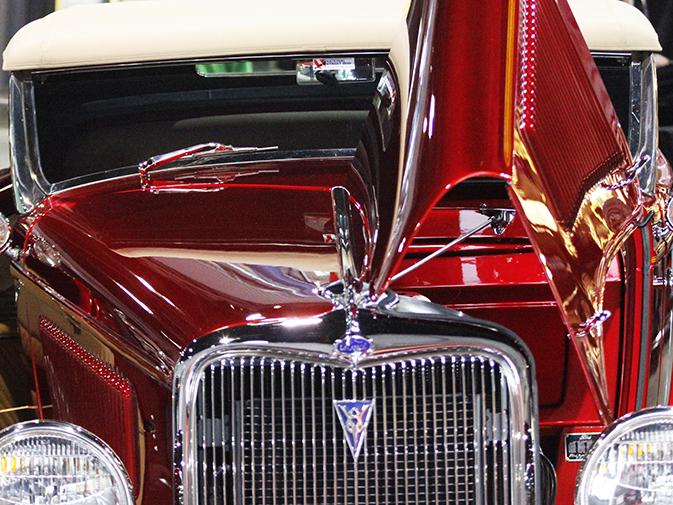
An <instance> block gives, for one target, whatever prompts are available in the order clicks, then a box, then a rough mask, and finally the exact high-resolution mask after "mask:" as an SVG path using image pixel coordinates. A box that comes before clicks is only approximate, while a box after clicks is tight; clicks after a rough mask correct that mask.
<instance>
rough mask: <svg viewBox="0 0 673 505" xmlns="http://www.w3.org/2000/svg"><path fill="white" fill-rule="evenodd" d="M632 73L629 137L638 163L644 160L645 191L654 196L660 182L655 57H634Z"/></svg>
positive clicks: (642, 178)
mask: <svg viewBox="0 0 673 505" xmlns="http://www.w3.org/2000/svg"><path fill="white" fill-rule="evenodd" d="M630 76H631V114H630V121H629V127H628V128H629V132H628V140H629V147H630V149H631V152H632V154H633V158H634V166H637V165H638V164H639V163H640V164H642V170H640V172H639V174H638V181H639V183H640V189H641V191H642V192H643V193H644V194H645V195H647V196H654V195H655V190H656V183H657V149H658V147H659V117H658V109H657V71H656V67H655V65H654V57H653V56H652V55H649V56H647V57H645V58H644V59H643V60H642V61H633V62H632V63H631V69H630Z"/></svg>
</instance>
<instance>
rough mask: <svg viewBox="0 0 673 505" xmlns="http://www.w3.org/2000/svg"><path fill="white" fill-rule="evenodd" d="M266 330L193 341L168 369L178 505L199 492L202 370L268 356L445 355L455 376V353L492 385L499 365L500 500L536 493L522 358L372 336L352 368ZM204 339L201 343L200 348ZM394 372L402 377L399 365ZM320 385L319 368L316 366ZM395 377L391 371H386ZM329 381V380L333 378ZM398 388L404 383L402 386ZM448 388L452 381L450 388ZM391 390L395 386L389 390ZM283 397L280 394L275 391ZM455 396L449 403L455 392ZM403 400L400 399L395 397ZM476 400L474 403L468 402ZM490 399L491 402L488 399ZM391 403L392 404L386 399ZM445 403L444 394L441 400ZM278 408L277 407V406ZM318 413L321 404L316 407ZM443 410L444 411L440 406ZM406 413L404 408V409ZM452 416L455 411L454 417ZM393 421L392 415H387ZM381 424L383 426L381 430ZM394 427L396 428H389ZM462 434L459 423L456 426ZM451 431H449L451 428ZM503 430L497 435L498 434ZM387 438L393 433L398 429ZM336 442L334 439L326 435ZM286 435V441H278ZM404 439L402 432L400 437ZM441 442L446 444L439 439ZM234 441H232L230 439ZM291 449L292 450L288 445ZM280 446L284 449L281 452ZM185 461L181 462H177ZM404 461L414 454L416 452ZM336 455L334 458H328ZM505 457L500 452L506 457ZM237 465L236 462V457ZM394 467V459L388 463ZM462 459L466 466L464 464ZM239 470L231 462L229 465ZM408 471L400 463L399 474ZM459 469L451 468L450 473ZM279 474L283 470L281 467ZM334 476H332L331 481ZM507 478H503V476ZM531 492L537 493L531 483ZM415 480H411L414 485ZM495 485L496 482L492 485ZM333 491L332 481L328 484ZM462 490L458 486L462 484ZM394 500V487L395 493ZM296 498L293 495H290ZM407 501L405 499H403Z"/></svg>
mask: <svg viewBox="0 0 673 505" xmlns="http://www.w3.org/2000/svg"><path fill="white" fill-rule="evenodd" d="M265 326H271V325H260V326H257V327H255V330H256V333H258V336H257V338H250V340H249V341H248V340H247V339H236V338H235V336H234V334H235V331H236V329H235V328H234V329H232V330H230V331H221V332H218V333H216V334H214V335H212V336H210V337H207V338H206V340H202V341H200V342H197V343H196V344H197V346H198V348H199V349H198V350H195V349H191V350H188V353H187V355H186V357H185V359H183V360H182V361H181V362H180V363H179V364H178V366H177V367H176V370H175V376H174V392H175V393H174V415H175V441H176V444H175V448H176V456H175V461H176V465H177V466H176V475H178V477H179V478H180V479H181V482H180V483H179V484H180V485H179V486H178V490H179V491H181V492H182V494H181V503H183V504H184V505H197V503H198V500H197V498H196V497H198V493H199V489H198V484H197V482H198V478H197V471H198V469H196V468H195V465H196V461H197V457H196V451H197V447H196V446H194V445H192V444H191V443H190V440H194V437H195V433H196V432H195V430H196V426H197V416H198V410H197V409H198V405H197V404H196V403H197V397H198V388H199V387H200V380H201V377H202V374H203V373H204V371H205V370H207V368H208V367H209V366H211V365H212V364H215V363H218V362H219V363H222V362H224V361H228V360H232V361H233V360H235V359H237V358H245V357H247V358H251V357H254V358H255V359H256V360H257V359H274V360H280V362H281V363H282V365H281V366H286V365H287V360H295V359H296V360H298V361H301V362H304V363H307V364H309V365H314V366H316V367H322V366H323V365H327V366H333V367H335V368H342V369H351V370H359V369H376V368H377V367H381V370H382V373H383V371H384V369H385V367H386V366H389V365H390V364H392V363H395V362H399V361H401V360H404V359H406V360H414V361H416V360H429V359H431V358H432V359H437V358H438V357H440V356H441V360H442V362H445V360H446V359H447V356H452V357H451V367H452V370H454V371H456V370H457V369H456V364H458V365H459V366H461V363H456V360H455V355H460V356H462V359H461V362H462V366H463V367H464V366H465V360H466V359H470V360H472V359H474V360H479V361H481V360H483V361H481V362H486V361H488V362H489V363H491V374H492V376H491V381H492V382H493V383H495V382H496V378H495V376H494V375H493V367H494V365H496V364H497V365H498V366H499V367H500V369H501V371H502V374H503V384H505V385H506V387H507V389H508V390H507V391H506V392H504V393H503V394H504V395H506V397H503V400H507V401H509V402H510V406H511V409H510V411H509V416H511V419H510V422H508V423H506V424H502V425H501V426H499V427H497V426H496V423H495V422H494V423H493V430H494V436H495V437H497V438H496V441H497V440H502V436H501V435H500V434H499V433H503V432H508V438H509V439H510V441H511V447H509V448H508V449H505V448H504V447H503V450H509V451H511V453H510V457H511V463H512V464H513V467H512V468H511V470H512V473H511V480H510V479H509V478H508V479H507V480H509V482H510V484H509V495H510V496H509V497H508V498H509V500H506V501H505V504H506V503H512V504H522V503H531V501H529V498H530V499H532V502H533V503H535V502H536V500H537V497H538V496H539V494H538V493H537V489H531V488H530V486H531V480H530V475H529V474H528V469H529V468H530V469H536V468H537V467H538V466H537V465H538V462H537V458H538V454H537V450H533V448H536V447H537V434H536V428H535V427H536V422H537V415H536V398H535V397H536V393H535V385H534V383H532V375H531V372H532V370H531V366H530V364H529V362H528V361H527V358H526V357H525V356H524V354H521V353H520V352H519V351H517V350H516V349H515V348H514V347H512V346H511V345H510V344H507V343H504V342H500V341H498V340H490V339H487V338H479V337H464V338H463V337H446V336H442V335H424V334H420V335H413V334H411V335H410V334H406V333H405V334H404V336H403V337H402V336H401V335H390V334H383V333H382V334H376V335H371V338H372V341H373V342H374V345H375V347H376V348H377V349H378V351H377V352H375V353H374V354H372V355H370V356H367V357H366V358H364V359H363V360H362V361H361V362H360V363H359V364H358V365H357V366H355V367H354V366H353V365H352V363H351V362H350V360H348V359H345V358H343V357H340V356H338V355H335V354H334V353H333V347H332V344H331V343H310V344H307V343H303V344H292V343H289V342H269V341H268V340H265V339H264V335H265ZM400 338H403V339H404V341H405V342H408V343H411V344H412V345H413V347H403V346H402V345H401V342H400ZM207 342H208V343H207ZM400 372H402V373H406V366H404V367H403V368H402V369H401V370H400ZM322 373H323V381H324V368H322ZM393 374H394V368H393ZM332 379H333V376H332ZM403 384H405V383H404V382H403ZM454 386H455V384H454ZM393 391H394V389H393ZM281 394H282V393H281ZM454 398H456V396H455V394H454ZM402 401H406V397H404V398H402ZM474 401H475V403H476V402H477V399H475V400H474ZM494 401H495V400H494ZM393 402H394V403H395V402H396V401H395V399H394V397H393ZM444 402H445V403H446V395H445V396H444ZM283 404H284V402H283ZM323 409H324V405H323ZM444 409H445V411H446V406H445V407H444ZM404 413H405V415H406V410H405V411H404ZM455 414H456V412H455V411H454V415H455ZM393 416H395V410H393ZM384 426H385V425H384ZM395 426H397V424H395ZM463 426H464V428H463V430H465V429H466V428H465V425H463ZM454 429H455V426H454ZM503 430H504V431H503ZM394 431H395V433H393V435H394V436H395V437H396V436H397V433H396V432H397V430H394ZM333 436H335V437H336V434H333ZM284 438H286V437H284ZM405 438H406V435H405ZM444 440H445V441H446V439H444ZM232 442H233V440H232ZM290 449H291V450H292V451H294V445H292V446H291V447H290ZM285 450H286V447H283V451H285ZM444 450H445V456H448V455H449V452H450V451H449V448H448V447H446V446H445V448H444ZM183 456H184V458H183ZM405 456H410V457H417V454H416V453H415V452H414V454H409V455H405ZM334 457H336V455H334ZM505 457H507V453H505ZM238 459H239V463H240V458H238ZM347 460H348V458H347V457H346V456H344V458H343V464H344V465H346V464H347ZM395 462H397V459H395ZM466 462H467V461H466ZM235 466H238V465H235ZM407 468H408V466H406V465H405V470H406V469H407ZM455 470H456V471H457V470H458V469H457V468H456V469H455ZM284 471H285V472H286V470H284ZM334 477H336V475H335V476H334ZM508 477H509V476H508ZM455 478H456V482H457V483H459V484H461V483H462V484H463V485H464V484H467V483H466V482H463V481H464V480H465V479H464V477H462V476H459V475H458V474H456V476H455ZM533 480H534V481H535V488H537V479H533ZM284 481H285V482H284V487H285V496H286V499H287V498H289V497H288V496H287V486H288V482H287V476H286V477H285V478H284ZM417 482H418V481H417ZM494 484H495V483H494ZM334 485H335V486H336V485H337V483H336V478H335V479H334ZM463 489H465V488H464V486H463ZM395 493H396V499H395V501H396V502H397V503H399V497H398V496H397V487H396V488H395ZM295 496H296V495H295ZM407 501H408V500H407Z"/></svg>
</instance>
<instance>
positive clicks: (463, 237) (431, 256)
mask: <svg viewBox="0 0 673 505" xmlns="http://www.w3.org/2000/svg"><path fill="white" fill-rule="evenodd" d="M497 219H498V217H497V216H491V217H489V218H488V219H487V220H486V221H483V222H482V223H480V224H479V225H477V226H475V227H474V228H472V229H471V230H469V231H467V232H465V233H464V234H462V235H461V236H460V237H457V238H455V239H453V240H452V241H451V242H449V243H448V244H446V245H445V246H443V247H440V248H439V249H437V250H436V251H435V252H433V253H432V254H429V255H427V256H426V257H425V258H423V259H421V260H419V261H417V262H416V263H414V264H413V265H411V266H409V267H408V268H405V269H404V270H402V271H401V272H397V273H396V274H395V275H393V276H392V277H391V279H390V280H391V281H392V282H395V281H396V280H398V279H401V278H402V277H404V276H405V275H407V274H408V273H411V272H413V271H414V270H416V269H417V268H419V267H421V266H423V265H425V264H426V263H427V262H428V261H432V260H433V259H435V258H436V257H437V256H441V255H442V254H444V253H445V252H446V251H448V250H449V249H451V248H452V247H453V246H456V245H458V244H460V243H461V242H464V241H465V240H467V239H468V238H470V237H471V236H472V235H474V234H475V233H479V232H480V231H482V230H483V229H484V228H487V227H489V226H491V224H493V223H494V222H495V221H496V220H497Z"/></svg>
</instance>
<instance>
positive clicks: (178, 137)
mask: <svg viewBox="0 0 673 505" xmlns="http://www.w3.org/2000/svg"><path fill="white" fill-rule="evenodd" d="M383 61H384V60H382V59H380V58H374V57H372V56H367V57H358V58H340V59H336V58H334V59H333V60H325V59H322V60H316V59H313V60H309V61H308V62H307V61H306V60H305V59H304V60H301V59H291V58H283V59H267V60H254V61H240V60H239V61H233V62H232V61H229V62H208V63H202V62H199V63H195V62H191V63H180V64H173V65H154V66H139V67H117V68H114V69H105V70H96V71H77V72H52V73H40V74H34V75H33V76H32V86H33V93H34V117H35V130H36V131H35V133H36V138H37V152H38V156H39V165H40V167H41V170H42V173H43V175H44V177H45V178H46V180H47V181H48V183H49V184H58V183H62V182H64V181H70V180H73V179H79V178H82V177H83V176H91V175H92V174H108V173H110V174H112V173H116V172H117V170H116V169H118V168H119V167H136V166H137V165H138V164H139V163H141V162H142V161H144V160H146V159H148V158H150V157H152V156H154V155H156V154H158V153H165V152H169V151H173V150H176V149H181V148H183V147H185V146H189V145H192V144H200V143H204V142H219V143H222V144H228V145H235V146H277V147H278V149H277V150H276V151H274V152H273V153H271V154H270V153H263V154H264V157H265V158H267V159H268V158H269V156H271V157H272V158H283V157H287V156H289V155H292V156H301V157H304V156H307V155H310V154H311V153H312V152H313V153H315V154H316V155H320V153H321V152H333V151H335V150H339V151H340V152H342V153H343V152H344V151H343V150H353V152H355V149H356V148H357V146H358V141H359V139H360V136H361V132H362V128H363V125H364V123H365V121H366V119H367V115H368V113H369V110H370V108H371V105H372V99H373V96H374V93H375V91H376V86H377V81H378V79H379V77H380V71H377V70H376V69H377V68H379V67H381V66H382V65H383ZM316 62H317V63H316ZM325 62H327V63H325ZM335 62H336V63H335ZM316 65H317V66H316ZM321 65H322V66H321ZM330 65H332V67H330ZM339 65H340V66H339ZM320 66H321V67H320ZM318 67H319V68H322V69H324V68H327V69H328V70H329V71H326V72H325V71H316V72H314V70H316V68H318ZM258 155H259V156H261V153H260V154H256V153H250V154H249V155H247V156H248V157H250V158H254V157H255V156H258ZM102 176H104V175H102Z"/></svg>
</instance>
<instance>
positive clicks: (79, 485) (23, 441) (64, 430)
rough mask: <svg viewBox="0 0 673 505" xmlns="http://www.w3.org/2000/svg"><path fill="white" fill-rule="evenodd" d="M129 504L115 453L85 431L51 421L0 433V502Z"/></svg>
mask: <svg viewBox="0 0 673 505" xmlns="http://www.w3.org/2000/svg"><path fill="white" fill-rule="evenodd" d="M33 503H44V504H67V505H75V504H77V505H133V497H132V494H131V487H130V484H129V479H128V476H127V474H126V471H125V470H124V467H123V465H122V463H121V462H120V461H119V458H117V456H116V455H115V454H114V452H112V450H111V449H110V448H109V447H108V446H107V445H105V444H104V443H103V442H102V441H100V440H99V439H98V438H96V437H95V436H94V435H92V434H91V433H89V432H88V431H86V430H84V429H82V428H79V427H77V426H74V425H72V424H67V423H58V422H53V421H46V422H35V421H31V422H28V423H22V424H17V425H14V426H10V427H9V428H7V429H5V430H3V431H2V432H0V505H9V504H12V505H22V504H33Z"/></svg>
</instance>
